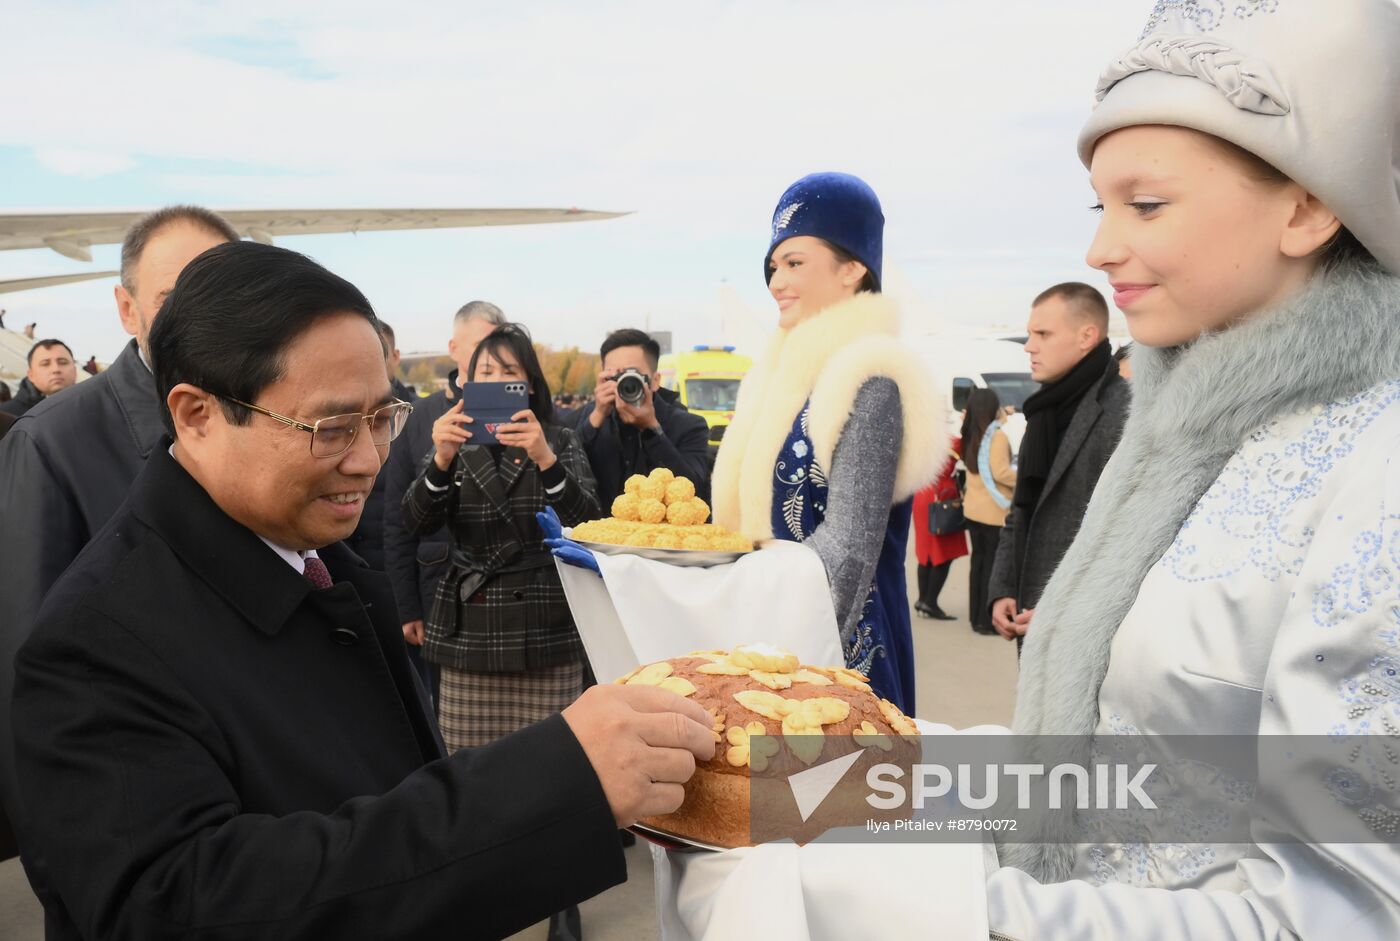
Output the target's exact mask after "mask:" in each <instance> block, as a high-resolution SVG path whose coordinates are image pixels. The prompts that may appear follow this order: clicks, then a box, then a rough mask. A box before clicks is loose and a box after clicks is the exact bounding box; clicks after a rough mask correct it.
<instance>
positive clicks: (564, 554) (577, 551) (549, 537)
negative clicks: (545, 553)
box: [535, 506, 603, 578]
mask: <svg viewBox="0 0 1400 941" xmlns="http://www.w3.org/2000/svg"><path fill="white" fill-rule="evenodd" d="M535 520H536V521H537V522H538V523H539V524H540V529H541V530H543V531H544V544H545V545H546V546H548V547H549V549H550V551H551V552H553V553H554V557H555V558H556V559H559V560H560V561H562V562H565V563H567V564H569V565H573V566H577V567H578V568H581V569H589V570H591V571H592V572H593V573H594V574H595V575H597V576H598V577H599V578H601V577H602V575H603V572H602V570H601V569H600V568H598V560H597V559H595V558H594V557H593V553H591V552H589V551H588V550H587V549H585V548H584V547H583V546H581V545H579V544H578V543H576V542H574V541H573V540H572V539H566V538H565V537H564V524H563V523H561V522H560V521H559V514H558V513H555V512H554V507H552V506H546V507H545V508H544V511H543V512H541V513H536V514H535Z"/></svg>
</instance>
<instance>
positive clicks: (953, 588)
mask: <svg viewBox="0 0 1400 941" xmlns="http://www.w3.org/2000/svg"><path fill="white" fill-rule="evenodd" d="M967 572H968V567H967V559H965V558H964V559H959V560H958V561H956V562H954V563H953V569H952V572H951V573H950V575H949V578H948V584H947V586H946V587H945V588H944V589H943V595H942V597H941V598H940V599H939V600H940V603H941V604H942V606H943V608H944V610H946V611H947V612H948V613H949V614H953V615H957V618H958V619H957V620H956V621H925V620H920V619H917V618H916V619H915V620H914V653H915V657H916V659H917V666H916V674H917V677H918V691H917V694H916V695H917V705H918V708H917V712H918V715H919V716H920V718H924V719H929V720H931V721H935V722H946V723H948V724H949V725H952V726H954V727H957V728H965V727H967V726H970V725H979V724H982V723H995V724H998V725H1010V723H1011V711H1012V704H1013V700H1014V696H1015V689H1016V648H1015V645H1013V644H1010V643H1008V642H1007V641H1004V640H1002V639H1001V638H1000V637H986V636H982V635H979V634H974V633H973V632H972V628H971V626H970V625H969V623H968V620H967ZM914 584H915V581H914V572H913V568H912V566H911V568H910V572H909V585H910V586H911V588H912V587H913V586H914ZM760 639H761V638H755V640H760ZM627 867H628V874H629V878H628V881H627V882H626V883H624V884H623V885H620V886H617V887H615V888H613V889H611V890H609V891H608V892H605V893H603V894H602V895H599V896H597V897H596V898H593V899H591V900H589V901H588V902H585V903H584V904H583V906H582V914H583V930H584V934H585V936H586V937H587V938H588V939H589V941H614V939H617V941H633V939H638V938H652V937H655V936H656V920H655V902H654V900H653V898H652V880H651V855H650V853H649V852H648V850H647V847H646V845H645V844H644V843H639V844H638V845H637V846H635V847H633V848H631V849H629V850H628V851H627ZM546 933H547V932H546V926H545V925H544V924H539V925H535V926H533V927H532V928H529V929H527V930H526V931H522V932H520V933H519V934H517V935H515V936H514V937H515V939H519V941H526V939H528V941H542V939H543V938H544V937H545V935H546ZM42 938H43V919H42V913H41V911H40V909H39V905H38V902H37V901H36V900H35V898H34V896H33V894H32V893H31V892H30V891H29V884H28V883H27V882H26V881H25V878H24V873H23V871H22V870H21V869H20V865H19V860H17V859H16V860H10V861H9V862H6V863H0V939H4V941H41V939H42Z"/></svg>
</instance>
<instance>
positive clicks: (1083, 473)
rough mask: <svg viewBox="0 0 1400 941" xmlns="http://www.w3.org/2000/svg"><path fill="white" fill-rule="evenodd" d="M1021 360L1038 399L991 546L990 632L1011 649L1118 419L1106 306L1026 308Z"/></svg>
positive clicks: (1084, 501)
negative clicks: (1025, 357) (1026, 359)
mask: <svg viewBox="0 0 1400 941" xmlns="http://www.w3.org/2000/svg"><path fill="white" fill-rule="evenodd" d="M1027 332H1028V333H1029V338H1028V339H1027V340H1026V352H1027V353H1029V354H1030V357H1031V378H1033V379H1035V380H1036V381H1037V382H1040V383H1041V384H1042V385H1041V388H1040V390H1039V391H1038V392H1036V393H1035V394H1034V395H1032V396H1031V397H1030V398H1029V399H1027V400H1026V404H1025V407H1024V411H1025V414H1026V422H1027V424H1026V433H1025V436H1024V437H1023V438H1022V439H1021V447H1020V451H1019V455H1018V459H1017V467H1016V475H1017V476H1016V493H1015V495H1014V496H1013V497H1012V500H1011V509H1010V511H1009V512H1008V513H1007V516H1006V523H1005V526H1004V528H1003V530H1002V538H1001V541H1000V542H999V543H998V545H997V555H996V562H995V563H994V564H993V566H992V577H991V583H990V589H989V594H988V597H990V598H993V599H995V600H994V601H993V602H992V625H993V626H994V627H995V628H996V629H997V631H998V632H999V633H1000V634H1001V635H1002V636H1003V637H1005V638H1007V639H1008V640H1011V639H1015V640H1016V643H1017V647H1018V649H1019V647H1020V645H1021V643H1022V641H1023V638H1024V637H1025V634H1026V631H1027V630H1028V629H1029V628H1030V626H1031V623H1032V618H1033V617H1034V615H1035V606H1036V604H1038V603H1039V601H1040V595H1041V592H1043V591H1044V590H1045V585H1046V584H1047V583H1048V582H1049V581H1050V576H1051V575H1053V574H1054V572H1055V568H1056V567H1057V566H1058V565H1059V564H1060V560H1061V559H1062V558H1064V554H1065V552H1066V551H1067V550H1068V549H1069V546H1070V543H1072V542H1073V541H1074V536H1075V534H1076V533H1078V532H1079V524H1080V523H1082V522H1083V520H1084V511H1085V510H1086V509H1087V508H1088V506H1089V497H1090V496H1092V495H1093V493H1094V487H1095V485H1096V484H1098V482H1099V475H1100V474H1102V473H1103V469H1104V465H1105V464H1107V463H1108V459H1109V458H1110V457H1111V456H1112V455H1113V451H1114V449H1115V448H1116V447H1117V446H1118V439H1119V437H1120V436H1121V435H1122V433H1123V423H1124V422H1125V421H1126V420H1127V417H1128V405H1129V399H1130V396H1129V392H1128V384H1127V383H1126V382H1124V381H1123V379H1122V377H1120V376H1119V375H1118V363H1117V362H1116V361H1115V360H1114V358H1113V354H1112V351H1111V348H1110V346H1109V342H1108V305H1107V304H1105V303H1104V299H1103V295H1102V294H1100V293H1099V292H1098V291H1097V290H1095V289H1094V288H1093V287H1091V286H1089V285H1087V284H1082V283H1079V282H1069V283H1066V284H1057V285H1055V286H1054V287H1051V288H1048V289H1046V290H1045V291H1044V292H1042V293H1041V295H1040V296H1039V297H1037V298H1036V299H1035V302H1034V304H1032V305H1031V316H1030V322H1029V324H1028V326H1027Z"/></svg>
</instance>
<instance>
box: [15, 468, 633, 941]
mask: <svg viewBox="0 0 1400 941" xmlns="http://www.w3.org/2000/svg"><path fill="white" fill-rule="evenodd" d="M321 555H322V557H323V558H324V560H325V562H326V565H327V567H328V568H329V569H330V571H331V573H332V575H333V577H334V578H335V580H336V583H335V584H334V585H333V586H332V587H330V588H328V589H325V590H324V591H315V590H313V589H312V588H311V585H310V583H309V582H307V581H306V579H304V578H303V577H302V576H301V575H300V574H299V573H297V572H296V571H295V569H293V568H292V567H291V566H290V565H288V564H287V562H285V561H284V560H282V559H281V558H279V557H278V556H277V555H276V554H275V553H274V552H273V551H272V550H271V549H269V548H268V547H267V546H266V545H265V544H264V543H263V542H262V541H261V540H259V539H258V537H257V536H255V535H254V534H253V533H252V532H251V531H249V530H248V529H246V528H244V527H242V526H241V525H239V524H238V523H237V522H235V521H234V520H233V519H231V518H230V517H228V516H227V515H225V514H224V513H223V512H222V511H221V510H220V509H219V508H218V506H217V505H216V504H215V503H214V502H213V500H212V499H210V497H209V496H208V495H207V494H206V493H205V491H204V490H203V489H202V488H201V487H200V486H199V485H198V484H197V483H196V482H195V481H194V479H193V478H191V477H190V476H189V475H188V474H187V473H186V472H185V471H184V470H183V469H182V468H181V467H180V466H179V464H178V463H176V461H175V460H174V459H173V458H171V457H170V455H169V454H167V453H166V452H165V450H164V449H163V448H161V449H157V451H156V453H155V454H154V455H153V456H152V458H151V460H150V462H149V463H148V464H147V466H146V468H145V470H143V471H142V473H141V475H140V477H139V478H138V479H137V481H136V483H135V485H134V486H133V488H132V493H131V496H130V499H129V500H128V502H127V504H126V505H125V506H124V507H123V508H122V509H121V510H119V511H118V513H117V514H116V516H115V517H113V519H112V521H111V523H110V524H109V525H108V526H107V527H106V528H105V529H104V530H103V531H102V532H100V533H99V534H98V535H97V536H96V538H95V539H94V540H93V541H92V543H90V544H89V546H88V547H87V549H86V550H85V551H84V553H83V554H82V556H81V557H80V558H79V559H78V560H77V561H76V562H75V563H74V565H73V566H72V567H71V568H70V569H69V570H68V572H67V573H66V574H65V575H64V577H63V578H62V579H60V580H59V582H58V583H57V584H56V585H55V586H54V588H53V590H52V591H51V592H50V594H49V597H48V599H47V601H46V602H45V604H44V606H43V608H42V610H41V612H40V614H39V617H38V621H37V626H36V628H35V630H34V633H33V635H32V636H31V638H30V639H29V641H28V642H27V643H26V644H25V646H24V647H23V649H22V650H21V652H20V655H19V658H18V661H17V671H16V691H15V699H14V704H13V714H14V731H15V739H16V746H17V748H16V750H17V758H18V761H17V770H18V775H19V779H20V788H21V792H22V794H23V797H24V801H25V807H26V810H27V813H26V814H25V817H24V819H23V820H22V821H21V829H20V845H21V847H22V850H23V853H24V856H25V861H26V865H27V868H28V871H29V872H30V874H31V879H32V881H33V882H34V883H35V886H36V890H37V891H38V893H39V896H40V898H41V900H42V901H43V903H44V907H45V914H46V923H47V924H46V927H47V932H48V935H47V936H48V938H49V939H50V941H56V939H69V938H89V939H96V938H104V939H106V938H131V939H143V941H151V939H162V938H177V937H178V938H187V937H199V938H205V939H213V938H219V939H222V938H240V939H241V938H274V937H275V938H280V939H288V938H306V939H316V941H322V939H327V938H337V939H344V938H376V939H382V938H439V937H441V938H454V939H457V938H469V937H497V936H503V935H507V934H510V933H512V932H514V931H518V930H520V929H522V928H524V927H526V926H527V925H529V924H531V923H532V922H534V921H537V920H539V919H540V918H543V917H545V916H547V915H549V914H550V913H551V912H556V911H559V910H561V909H563V908H565V907H567V906H568V905H570V904H573V903H576V902H578V901H581V900H583V899H585V898H588V897H590V896H592V895H594V894H596V893H598V892H600V891H602V890H604V889H606V888H608V887H609V886H612V885H614V884H616V883H618V882H620V881H622V880H623V879H624V878H625V867H624V861H623V856H622V851H621V849H620V846H619V842H618V839H617V833H616V824H615V822H614V819H613V816H612V814H611V812H610V811H609V809H608V804H607V800H606V798H605V796H604V794H603V791H602V788H601V786H600V784H599V782H598V779H597V776H596V775H595V774H594V772H593V770H592V767H591V766H590V764H589V762H588V760H587V758H586V756H585V755H584V752H583V749H582V747H581V746H580V745H579V743H578V741H577V739H575V738H574V736H573V735H572V733H571V732H570V730H569V727H568V725H567V724H566V723H565V722H564V720H563V719H562V718H560V717H559V716H554V717H552V718H551V719H547V720H545V721H543V722H541V723H538V724H537V725H534V726H531V727H529V728H527V729H524V730H522V731H520V732H518V733H516V734H514V735H510V736H507V737H506V738H504V739H502V740H500V741H499V742H497V743H494V744H492V745H488V746H485V747H483V748H477V749H467V750H464V751H461V752H458V753H457V754H455V755H453V756H452V757H450V758H444V757H443V750H442V743H441V739H440V738H439V737H438V735H437V732H436V729H435V726H434V724H433V721H432V716H431V713H430V709H429V706H428V702H427V698H426V695H425V693H424V691H423V689H422V687H421V685H420V684H419V683H418V682H417V679H416V677H415V674H414V672H413V670H412V669H411V667H410V665H409V661H408V657H407V655H406V653H405V645H404V642H403V637H402V634H401V631H400V626H399V624H400V622H399V616H398V612H397V611H396V610H395V607H394V600H393V594H392V591H391V590H390V587H389V584H388V580H387V578H386V577H385V576H384V575H383V574H381V573H378V572H373V571H371V570H369V569H368V568H366V567H364V566H363V564H362V563H361V562H360V560H359V559H358V558H357V557H355V556H354V555H353V554H352V553H351V552H350V551H349V550H348V549H346V548H344V547H343V546H341V545H339V544H336V545H333V546H329V547H327V548H325V549H324V550H322V553H321Z"/></svg>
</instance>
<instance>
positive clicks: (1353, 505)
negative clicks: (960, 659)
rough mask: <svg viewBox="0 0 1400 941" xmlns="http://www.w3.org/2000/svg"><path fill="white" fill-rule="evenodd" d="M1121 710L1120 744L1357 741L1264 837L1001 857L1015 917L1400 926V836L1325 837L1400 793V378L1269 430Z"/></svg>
mask: <svg viewBox="0 0 1400 941" xmlns="http://www.w3.org/2000/svg"><path fill="white" fill-rule="evenodd" d="M1099 716H1100V720H1099V725H1098V728H1097V732H1098V734H1100V735H1114V734H1118V735H1123V734H1127V735H1133V734H1143V735H1172V734H1215V735H1245V736H1253V735H1266V736H1274V735H1316V736H1331V737H1334V738H1335V740H1336V741H1337V745H1338V747H1337V752H1336V756H1335V760H1332V761H1321V760H1310V763H1309V764H1306V765H1304V766H1303V767H1301V768H1299V769H1297V773H1298V775H1301V776H1303V778H1304V779H1305V780H1304V782H1303V784H1304V786H1303V787H1299V781H1298V780H1297V777H1296V776H1293V777H1292V778H1291V779H1290V782H1289V783H1290V787H1289V789H1288V791H1287V792H1286V793H1284V792H1280V791H1279V790H1278V789H1277V788H1271V787H1270V784H1271V780H1270V779H1269V778H1267V777H1266V778H1265V779H1264V780H1263V781H1261V782H1260V786H1259V803H1257V804H1256V805H1255V806H1256V807H1258V806H1269V805H1273V807H1274V809H1273V811H1272V812H1271V814H1270V817H1271V820H1265V819H1263V817H1261V816H1255V817H1254V818H1252V819H1251V821H1250V832H1251V835H1252V837H1253V842H1252V843H1250V844H1245V845H1211V846H1201V845H1193V844H1179V843H1165V842H1156V843H1145V844H1135V845H1132V846H1121V845H1101V846H1094V845H1085V846H1080V847H1078V854H1077V856H1076V867H1075V870H1074V876H1075V878H1073V879H1071V880H1070V881H1067V882H1064V883H1059V884H1054V885H1040V884H1037V883H1036V882H1034V881H1033V880H1032V879H1031V878H1030V877H1029V876H1027V875H1026V874H1025V873H1023V872H1021V871H1019V870H1016V869H1010V868H1006V869H1002V870H999V871H998V872H996V873H995V874H993V876H992V877H991V879H990V880H989V882H988V892H989V910H990V913H991V927H992V928H993V929H994V930H997V931H1001V932H1004V933H1006V934H1007V935H1009V936H1011V937H1014V938H1035V939H1037V941H1058V939H1066V941H1068V939H1076V941H1077V939H1081V938H1124V937H1132V938H1135V939H1140V941H1187V939H1196V938H1232V939H1241V941H1243V939H1284V938H1308V939H1311V938H1346V939H1349V941H1363V939H1365V941H1382V939H1392V941H1393V939H1395V938H1400V847H1397V845H1396V844H1395V843H1380V842H1377V843H1345V844H1343V843H1331V844H1329V843H1320V842H1317V841H1316V838H1315V837H1314V838H1313V839H1312V841H1310V840H1309V837H1310V834H1309V831H1308V827H1309V823H1310V821H1313V820H1316V819H1317V817H1318V814H1317V812H1316V809H1317V808H1319V807H1324V806H1325V807H1328V808H1335V807H1338V806H1339V805H1338V803H1337V802H1339V801H1342V798H1343V797H1346V798H1347V799H1346V800H1345V801H1343V802H1342V806H1353V807H1354V811H1355V812H1356V814H1357V815H1358V819H1357V826H1358V828H1362V827H1364V824H1363V823H1362V818H1361V816H1360V815H1361V814H1362V813H1372V814H1374V813H1378V812H1380V813H1384V812H1385V811H1386V810H1393V809H1394V808H1396V807H1397V806H1400V793H1397V791H1400V787H1397V785H1396V778H1395V777H1394V768H1395V766H1396V760H1395V759H1394V758H1393V757H1392V755H1393V742H1394V739H1393V737H1392V735H1390V734H1384V733H1386V731H1387V730H1388V729H1393V728H1395V727H1396V726H1397V725H1400V379H1397V380H1393V381H1391V382H1387V383H1382V384H1380V385H1378V386H1376V387H1374V388H1372V389H1370V390H1369V391H1367V392H1365V393H1362V394H1361V395H1358V396H1355V397H1354V398H1351V399H1347V400H1344V401H1340V402H1336V403H1333V404H1331V405H1328V406H1325V407H1323V406H1319V407H1317V408H1313V409H1309V410H1305V411H1301V412H1296V413H1294V414H1291V415H1286V416H1284V417H1282V418H1280V419H1278V420H1277V421H1274V422H1270V423H1269V424H1268V425H1266V426H1265V427H1263V428H1261V429H1259V430H1258V431H1257V432H1256V433H1254V434H1252V435H1250V436H1249V438H1248V439H1247V440H1246V441H1245V442H1244V443H1243V444H1242V445H1241V447H1240V449H1239V450H1238V451H1237V452H1236V453H1235V454H1234V456H1233V457H1231V458H1230V460H1229V462H1228V463H1227V464H1226V466H1225V469H1224V470H1223V471H1222V473H1221V474H1220V477H1219V478H1218V479H1217V480H1216V481H1215V483H1214V484H1213V485H1212V486H1211V487H1210V488H1209V489H1208V490H1207V491H1206V493H1205V495H1204V496H1203V497H1202V498H1201V499H1200V501H1199V502H1198V503H1197V505H1196V507H1195V509H1194V511H1193V512H1192V514H1191V516H1190V518H1189V519H1188V520H1187V522H1186V524H1185V525H1184V526H1183V527H1182V529H1181V531H1180V533H1179V534H1178V536H1177V538H1176V540H1175V542H1174V543H1173V544H1172V546H1171V548H1169V549H1168V550H1167V552H1166V553H1165V554H1164V555H1163V556H1162V558H1161V560H1160V561H1159V562H1157V564H1156V565H1155V566H1153V568H1152V569H1151V570H1150V571H1149V572H1148V575H1147V577H1146V579H1145V580H1144V581H1143V583H1142V585H1141V587H1140V589H1139V592H1138V596H1137V600H1136V602H1135V604H1134V606H1133V607H1132V609H1131V610H1130V611H1129V613H1128V616H1127V618H1126V619H1125V620H1124V621H1123V624H1122V626H1121V627H1120V628H1119V630H1118V632H1117V634H1116V636H1115V638H1114V640H1113V646H1112V651H1111V658H1110V661H1109V667H1108V673H1107V675H1106V677H1105V678H1104V682H1103V686H1102V687H1101V690H1100V694H1099ZM1368 733H1369V734H1368ZM1353 749H1354V751H1353ZM1204 780H1206V781H1207V782H1208V783H1209V784H1210V785H1211V786H1216V787H1220V786H1223V785H1218V784H1216V781H1217V780H1218V779H1211V778H1206V779H1204ZM1342 784H1345V785H1346V790H1345V791H1343V790H1341V789H1340V788H1339V785H1342ZM1300 792H1301V793H1302V795H1303V796H1305V797H1306V800H1305V801H1303V800H1300V799H1299V796H1300ZM1207 793H1214V791H1208V792H1207ZM1224 793H1225V792H1224V791H1222V792H1221V794H1222V795H1223V794H1224ZM1363 796H1364V800H1363V799H1360V797H1363ZM1271 821H1272V822H1271ZM1164 889H1170V890H1174V891H1162V890H1164Z"/></svg>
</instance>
